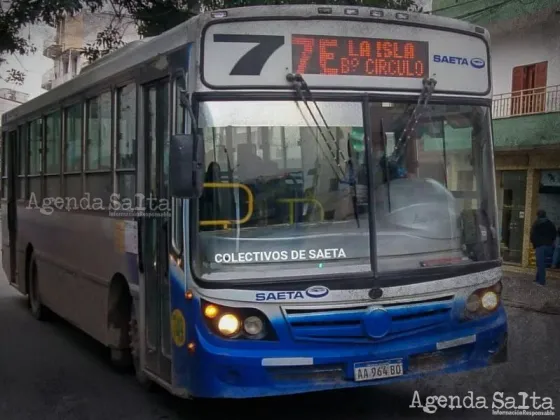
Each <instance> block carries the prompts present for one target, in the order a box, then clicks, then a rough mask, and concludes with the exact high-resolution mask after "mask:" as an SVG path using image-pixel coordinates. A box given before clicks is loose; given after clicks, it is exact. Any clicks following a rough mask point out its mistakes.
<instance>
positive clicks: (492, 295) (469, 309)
mask: <svg viewBox="0 0 560 420" xmlns="http://www.w3.org/2000/svg"><path fill="white" fill-rule="evenodd" d="M501 292H502V282H501V281H499V282H498V283H496V284H495V285H493V286H491V287H485V288H483V289H478V290H475V291H474V292H473V293H471V295H470V296H469V297H468V299H467V301H466V302H465V317H466V318H468V319H473V318H477V317H480V316H484V315H488V314H490V313H492V312H494V311H495V310H496V309H497V308H498V307H499V306H500V300H501Z"/></svg>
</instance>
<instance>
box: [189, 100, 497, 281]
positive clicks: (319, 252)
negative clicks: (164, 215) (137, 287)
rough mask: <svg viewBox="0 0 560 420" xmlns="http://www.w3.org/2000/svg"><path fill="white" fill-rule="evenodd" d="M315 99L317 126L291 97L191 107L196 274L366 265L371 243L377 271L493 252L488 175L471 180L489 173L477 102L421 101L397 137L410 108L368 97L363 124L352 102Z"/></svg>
mask: <svg viewBox="0 0 560 420" xmlns="http://www.w3.org/2000/svg"><path fill="white" fill-rule="evenodd" d="M316 105H317V108H318V109H320V111H321V113H322V114H323V116H324V121H326V124H325V123H324V122H323V120H322V118H319V117H318V114H319V113H318V112H317V108H315V105H314V104H310V108H311V112H309V109H307V107H306V106H305V105H304V103H303V102H299V101H240V102H236V101H228V102H221V101H220V102H218V101H215V102H214V101H211V102H204V103H202V104H201V106H200V117H199V119H200V121H199V123H200V127H202V129H203V134H204V142H205V151H206V156H205V162H206V176H205V188H204V192H203V195H202V197H201V199H200V200H199V209H198V211H199V217H198V224H199V239H200V240H199V247H198V249H197V255H195V256H194V259H193V260H194V266H195V272H196V274H197V276H199V277H200V278H202V279H204V280H226V279H232V280H236V279H237V280H240V279H255V278H260V279H263V278H267V277H269V278H270V277H280V276H281V277H291V276H302V275H303V276H305V275H318V274H327V273H328V274H335V273H341V274H342V273H356V272H371V270H372V261H371V253H370V245H371V244H372V243H374V244H376V250H377V251H376V261H375V264H374V265H375V266H377V270H379V271H389V270H403V269H404V270H406V269H415V268H421V267H428V266H434V265H450V264H464V263H468V262H471V261H481V260H488V259H493V258H495V256H496V255H495V252H496V249H495V248H496V247H497V241H495V232H494V230H495V229H494V226H495V221H494V220H491V215H492V214H493V211H492V209H493V207H492V206H494V202H493V199H492V191H493V183H492V182H486V181H483V180H485V179H493V178H492V174H491V173H489V172H491V170H490V168H491V159H492V150H491V149H492V148H491V141H490V137H489V122H488V118H489V115H488V111H487V110H486V109H485V108H481V107H471V106H466V107H461V106H449V105H434V106H430V107H429V110H428V111H427V112H425V113H424V115H423V116H422V117H421V119H420V121H419V122H418V123H417V124H416V125H415V126H414V127H413V129H412V130H411V131H412V132H411V133H409V132H407V133H403V130H404V127H405V126H406V123H407V119H408V118H409V117H410V113H411V109H412V108H414V105H415V103H412V102H411V103H410V104H387V103H372V104H370V109H369V112H370V116H371V117H370V119H371V121H372V126H371V127H364V122H363V115H364V111H363V108H362V104H361V103H359V102H334V101H333V102H325V101H319V102H317V104H316ZM241 110H242V111H241ZM313 117H315V118H313ZM326 125H328V127H326ZM408 128H409V127H408ZM365 129H370V130H371V133H370V136H371V137H370V138H371V140H372V149H373V154H374V162H371V163H369V162H367V159H366V153H365V151H366V147H365V144H364V130H365ZM399 130H400V131H399ZM399 139H401V140H402V141H401V142H400V143H399V142H398V140H399ZM397 144H399V147H395V146H396V145H397ZM368 165H370V170H371V171H372V173H373V178H374V183H375V185H372V186H371V188H369V187H368V185H369V183H368V171H367V166H368ZM485 168H486V169H485ZM485 177H486V178H485ZM488 177H490V178H488ZM368 190H370V191H371V193H372V194H373V200H374V203H375V209H376V210H375V216H374V220H375V229H370V225H369V220H370V218H369V213H370V208H369V205H368ZM370 232H376V233H375V235H376V236H375V238H373V239H375V241H372V238H371V236H370V235H371V233H370Z"/></svg>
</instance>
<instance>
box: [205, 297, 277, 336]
mask: <svg viewBox="0 0 560 420" xmlns="http://www.w3.org/2000/svg"><path fill="white" fill-rule="evenodd" d="M201 304H202V307H201V311H202V315H203V319H204V321H205V323H206V325H207V327H208V329H209V330H210V331H212V332H213V333H214V334H216V335H218V336H220V337H223V338H228V339H232V340H239V339H246V340H247V339H248V340H278V337H277V336H276V332H275V331H274V328H273V327H272V324H271V323H270V321H269V320H268V318H267V317H266V316H265V315H264V314H263V313H262V312H261V311H259V310H258V309H256V308H233V307H226V306H222V305H218V304H216V303H210V302H206V301H204V300H202V301H201Z"/></svg>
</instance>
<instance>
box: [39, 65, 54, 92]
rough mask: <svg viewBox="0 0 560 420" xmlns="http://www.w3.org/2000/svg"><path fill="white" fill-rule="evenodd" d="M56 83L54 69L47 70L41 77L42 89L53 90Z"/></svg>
mask: <svg viewBox="0 0 560 420" xmlns="http://www.w3.org/2000/svg"><path fill="white" fill-rule="evenodd" d="M53 81H54V68H51V69H49V70H47V71H46V72H45V73H43V76H42V77H41V87H42V88H43V89H45V90H51V89H52V88H53Z"/></svg>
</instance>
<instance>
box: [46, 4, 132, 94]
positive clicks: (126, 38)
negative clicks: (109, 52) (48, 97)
mask: <svg viewBox="0 0 560 420" xmlns="http://www.w3.org/2000/svg"><path fill="white" fill-rule="evenodd" d="M109 25H113V27H114V28H115V29H117V31H118V32H119V33H120V34H121V35H122V41H123V42H124V43H125V44H126V43H129V42H132V41H134V40H137V39H139V36H138V34H137V32H136V26H135V25H134V22H133V21H132V19H129V18H120V19H116V18H115V14H114V12H113V11H112V9H111V8H110V7H105V8H103V9H102V10H100V11H98V12H96V13H88V12H84V13H80V14H77V15H75V16H65V17H64V18H62V19H61V20H60V21H59V22H58V24H57V26H56V34H55V35H54V36H52V37H50V38H48V39H46V40H45V41H44V43H43V55H44V56H45V57H48V58H50V59H52V60H53V66H52V67H51V68H50V69H48V70H47V71H46V72H45V73H44V74H43V77H42V82H41V87H42V88H43V89H46V90H50V89H53V88H55V87H56V86H58V85H60V84H62V83H64V82H66V81H68V80H70V79H71V78H73V77H75V76H76V75H78V74H79V73H80V70H81V69H82V68H83V67H85V66H86V65H87V64H89V63H88V61H87V59H86V58H85V56H84V55H83V54H82V51H83V49H84V47H86V46H87V45H89V44H94V43H95V41H96V37H97V34H98V33H99V32H100V31H102V30H103V29H105V28H107V27H108V26H109Z"/></svg>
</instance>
